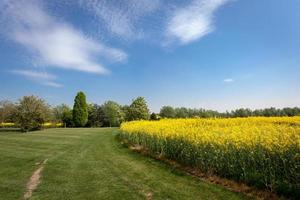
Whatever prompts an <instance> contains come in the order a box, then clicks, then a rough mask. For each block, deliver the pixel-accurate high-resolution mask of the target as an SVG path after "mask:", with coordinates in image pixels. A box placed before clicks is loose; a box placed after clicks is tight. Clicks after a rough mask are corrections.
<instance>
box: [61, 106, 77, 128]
mask: <svg viewBox="0 0 300 200" xmlns="http://www.w3.org/2000/svg"><path fill="white" fill-rule="evenodd" d="M61 109H62V111H61V122H62V123H63V124H64V126H65V127H72V126H74V123H73V113H72V110H71V109H70V108H69V106H67V105H65V104H62V108H61Z"/></svg>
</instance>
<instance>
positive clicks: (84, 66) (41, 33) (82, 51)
mask: <svg viewBox="0 0 300 200" xmlns="http://www.w3.org/2000/svg"><path fill="white" fill-rule="evenodd" d="M1 4H2V5H1ZM1 7H2V8H6V9H5V11H4V12H3V14H2V17H3V16H4V17H7V19H6V21H7V23H6V24H5V25H6V28H7V30H8V32H9V37H10V38H11V39H12V40H13V41H15V42H16V43H18V44H21V45H23V46H24V47H25V48H26V49H27V50H29V51H30V53H31V55H32V57H33V58H34V59H35V61H38V63H39V65H41V66H51V67H58V68H63V69H69V70H77V71H83V72H89V73H96V74H105V73H108V70H107V69H106V68H105V67H104V66H103V65H102V64H100V61H99V57H100V58H102V60H105V59H108V60H110V61H114V62H120V61H123V60H126V58H127V54H126V53H125V52H123V51H122V50H119V49H116V48H112V47H108V46H106V45H104V44H102V43H100V42H98V41H95V40H93V39H91V38H88V37H86V36H85V35H84V34H83V33H82V32H80V31H78V30H76V29H75V28H74V27H72V26H71V25H70V24H67V23H65V22H62V21H59V20H57V19H56V18H55V17H53V16H51V15H50V14H49V13H47V12H46V11H45V9H44V8H43V5H41V4H40V2H39V1H34V0H30V1H25V0H21V1H17V2H15V1H13V0H6V1H4V3H0V8H1Z"/></svg>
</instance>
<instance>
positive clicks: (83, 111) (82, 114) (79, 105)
mask: <svg viewBox="0 0 300 200" xmlns="http://www.w3.org/2000/svg"><path fill="white" fill-rule="evenodd" d="M87 121H88V105H87V103H86V97H85V94H84V93H83V92H78V93H77V95H76V97H75V100H74V106H73V122H74V126H76V127H83V126H85V125H86V123H87Z"/></svg>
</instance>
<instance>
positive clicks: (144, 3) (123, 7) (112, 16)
mask: <svg viewBox="0 0 300 200" xmlns="http://www.w3.org/2000/svg"><path fill="white" fill-rule="evenodd" d="M79 4H80V6H81V7H84V8H85V9H86V10H88V11H89V12H91V13H92V14H93V15H94V16H95V17H96V18H97V19H98V21H99V22H100V23H101V24H102V23H103V24H104V26H105V27H106V29H107V31H108V32H109V33H111V34H115V35H118V36H121V37H123V38H129V39H132V38H139V37H140V36H141V35H142V34H143V33H142V31H141V30H140V29H138V28H137V26H138V25H139V22H140V21H142V19H141V18H142V17H144V16H146V15H148V14H150V13H152V12H154V11H156V10H157V9H158V8H159V7H160V5H161V0H126V1H124V0H79Z"/></svg>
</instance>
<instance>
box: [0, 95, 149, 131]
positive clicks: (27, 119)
mask: <svg viewBox="0 0 300 200" xmlns="http://www.w3.org/2000/svg"><path fill="white" fill-rule="evenodd" d="M149 118H150V111H149V109H148V106H147V102H146V100H145V98H144V97H137V98H136V99H134V100H132V103H131V104H130V105H124V106H122V105H120V104H118V103H117V102H114V101H111V100H109V101H106V102H104V103H103V104H102V105H98V104H92V103H90V104H88V103H87V101H86V96H85V94H84V93H83V92H78V93H77V95H76V97H75V99H74V105H73V108H70V107H69V106H68V105H66V104H61V105H58V106H55V107H51V106H50V105H49V104H48V103H47V102H46V101H45V100H43V99H41V98H39V97H37V96H24V97H22V98H21V99H20V100H19V101H18V102H11V101H1V102H0V122H1V123H3V122H12V123H15V125H16V126H18V127H20V128H21V130H22V131H24V132H26V131H31V130H39V129H42V126H43V124H44V123H46V122H52V123H62V124H63V126H65V127H117V126H119V125H120V124H121V123H122V122H123V121H131V120H142V119H144V120H147V119H149Z"/></svg>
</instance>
